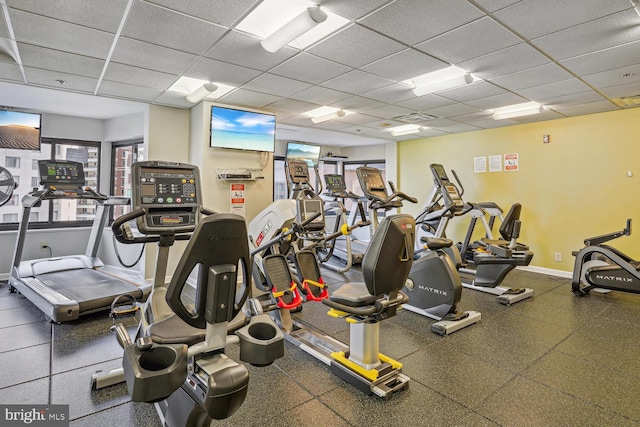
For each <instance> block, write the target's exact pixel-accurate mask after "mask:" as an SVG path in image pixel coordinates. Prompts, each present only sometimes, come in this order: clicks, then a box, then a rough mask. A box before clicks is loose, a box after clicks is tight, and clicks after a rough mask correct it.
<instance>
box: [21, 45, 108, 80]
mask: <svg viewBox="0 0 640 427" xmlns="http://www.w3.org/2000/svg"><path fill="white" fill-rule="evenodd" d="M18 51H19V52H20V58H21V59H22V63H23V64H24V65H27V66H30V67H36V68H41V69H45V70H52V71H60V72H63V73H70V74H78V75H81V76H87V77H94V78H96V79H97V78H99V77H100V74H102V69H103V68H104V60H103V59H97V58H90V57H88V56H82V55H76V54H74V53H68V52H62V51H60V50H54V49H47V48H44V47H40V46H34V45H30V44H26V43H18Z"/></svg>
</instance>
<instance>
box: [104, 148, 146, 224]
mask: <svg viewBox="0 0 640 427" xmlns="http://www.w3.org/2000/svg"><path fill="white" fill-rule="evenodd" d="M111 147H112V148H111V182H112V188H111V194H113V195H114V196H124V197H131V165H133V164H134V163H135V162H139V161H142V160H144V145H143V144H142V140H141V139H136V140H132V141H119V142H114V143H113V144H112V146H111ZM130 211H131V206H130V205H126V206H125V205H116V206H114V207H113V218H117V217H119V216H122V215H124V214H125V213H128V212H130Z"/></svg>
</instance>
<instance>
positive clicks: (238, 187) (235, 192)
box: [229, 183, 246, 216]
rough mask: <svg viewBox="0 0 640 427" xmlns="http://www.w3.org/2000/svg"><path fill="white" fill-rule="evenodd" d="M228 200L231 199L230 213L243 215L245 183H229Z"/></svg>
mask: <svg viewBox="0 0 640 427" xmlns="http://www.w3.org/2000/svg"><path fill="white" fill-rule="evenodd" d="M229 190H230V194H229V195H230V199H231V200H230V201H231V213H234V214H236V215H240V216H244V215H245V209H244V208H245V190H246V187H245V184H240V183H237V184H231V185H230V188H229Z"/></svg>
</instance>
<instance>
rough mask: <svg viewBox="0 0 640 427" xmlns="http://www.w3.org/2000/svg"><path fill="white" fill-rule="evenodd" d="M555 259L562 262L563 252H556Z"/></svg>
mask: <svg viewBox="0 0 640 427" xmlns="http://www.w3.org/2000/svg"><path fill="white" fill-rule="evenodd" d="M555 259H556V261H557V262H562V252H556V256H555Z"/></svg>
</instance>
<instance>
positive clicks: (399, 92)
mask: <svg viewBox="0 0 640 427" xmlns="http://www.w3.org/2000/svg"><path fill="white" fill-rule="evenodd" d="M362 96H365V97H367V98H371V99H375V100H377V101H381V102H386V103H388V104H395V103H396V102H400V101H406V100H407V99H412V98H415V95H414V94H413V89H412V88H410V87H409V86H407V85H405V84H402V83H394V84H392V85H389V86H385V87H382V88H380V89H376V90H372V91H370V92H365V93H363V94H362Z"/></svg>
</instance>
